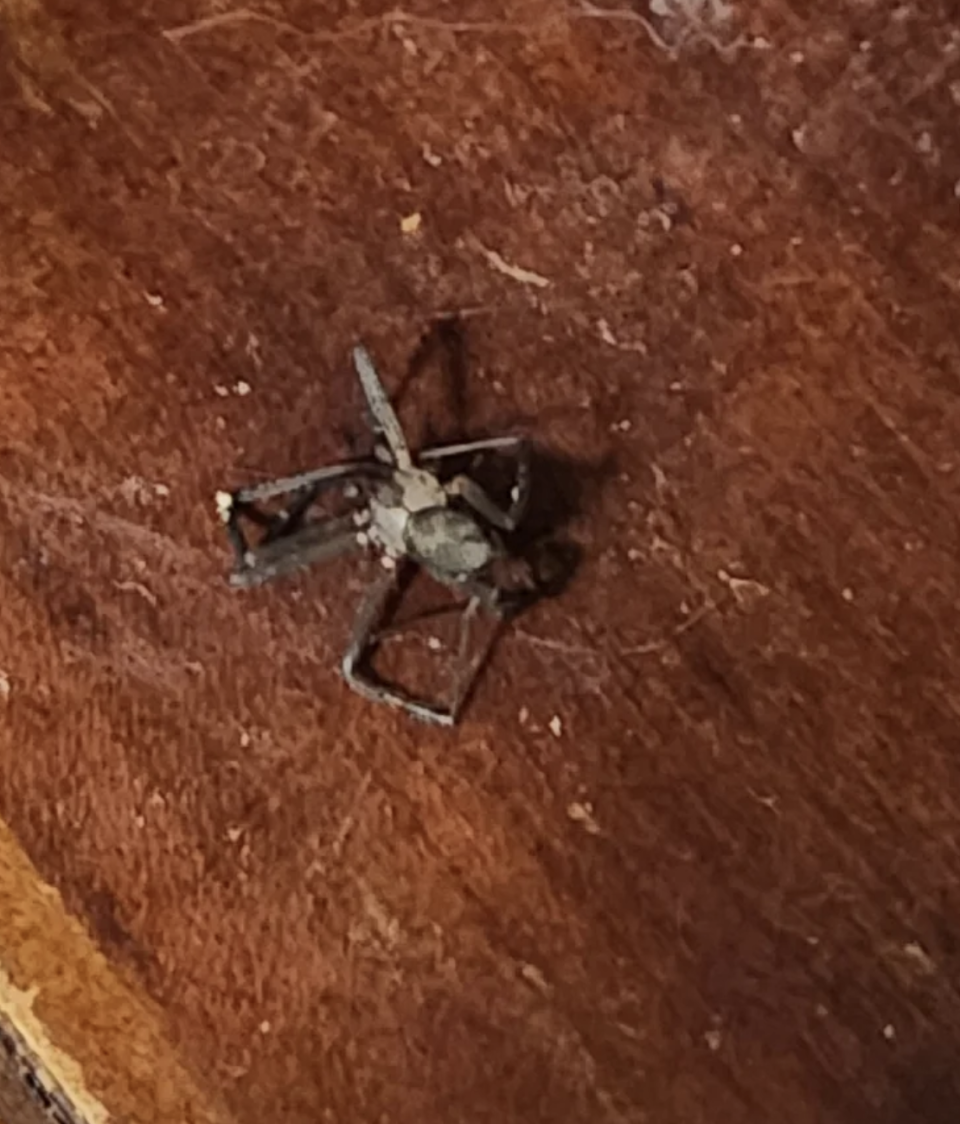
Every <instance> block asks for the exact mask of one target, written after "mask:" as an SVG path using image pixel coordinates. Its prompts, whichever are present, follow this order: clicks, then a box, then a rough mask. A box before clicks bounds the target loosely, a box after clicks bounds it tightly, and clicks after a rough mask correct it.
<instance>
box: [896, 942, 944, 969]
mask: <svg viewBox="0 0 960 1124" xmlns="http://www.w3.org/2000/svg"><path fill="white" fill-rule="evenodd" d="M903 955H904V956H905V957H906V958H907V959H908V960H910V961H912V962H913V963H914V964H915V965H916V966H917V968H918V969H919V970H920V971H921V972H923V974H924V975H927V976H932V975H935V974H936V971H937V966H936V964H935V963H934V961H933V958H932V957H931V956H930V954H929V953H928V952H927V950H926V949H925V948H924V947H923V945H921V944H920V943H919V942H917V941H909V942H908V943H907V944H905V945H904V946H903Z"/></svg>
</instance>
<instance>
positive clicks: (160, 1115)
mask: <svg viewBox="0 0 960 1124" xmlns="http://www.w3.org/2000/svg"><path fill="white" fill-rule="evenodd" d="M0 1049H4V1050H5V1052H6V1053H7V1054H9V1055H11V1056H13V1057H15V1059H16V1061H17V1065H18V1068H19V1069H20V1071H21V1073H22V1074H23V1075H24V1077H25V1079H26V1080H27V1081H28V1082H29V1083H31V1084H32V1083H34V1082H36V1084H37V1085H38V1087H39V1092H38V1091H37V1090H35V1098H34V1099H37V1097H39V1099H40V1100H41V1101H42V1099H43V1097H44V1096H47V1097H50V1098H52V1104H51V1105H50V1106H48V1115H49V1116H50V1117H51V1118H52V1119H54V1120H56V1119H58V1117H59V1115H61V1114H63V1113H68V1114H69V1115H67V1117H66V1124H109V1122H110V1121H124V1122H127V1121H129V1122H130V1124H233V1121H232V1119H231V1117H230V1115H229V1114H228V1113H227V1111H226V1110H225V1108H224V1107H223V1106H222V1105H221V1104H219V1103H217V1098H215V1097H214V1096H213V1095H212V1094H211V1093H210V1092H208V1091H206V1090H203V1089H201V1088H200V1087H199V1085H198V1084H197V1083H196V1081H195V1079H194V1078H193V1077H192V1076H191V1075H190V1073H189V1072H188V1071H187V1069H186V1067H185V1066H184V1064H183V1062H182V1061H181V1060H180V1058H179V1056H178V1054H177V1051H176V1049H175V1047H174V1046H173V1044H172V1042H171V1040H170V1036H169V1034H168V1033H167V1032H166V1028H165V1025H164V1018H163V1014H162V1012H161V1011H160V1010H159V1008H158V1007H157V1006H156V1005H155V1004H154V1003H153V1002H152V1001H151V1000H150V999H149V998H148V997H147V996H146V994H145V993H143V992H142V991H139V990H138V989H137V988H136V985H135V984H133V983H131V982H130V981H129V980H126V979H124V978H121V975H120V973H119V972H118V971H117V970H115V969H114V968H113V967H112V966H111V965H110V963H109V962H108V960H107V958H106V957H105V956H104V955H103V953H102V952H101V951H100V950H99V949H98V948H97V947H96V945H95V943H94V942H93V940H92V939H91V938H90V936H89V934H88V933H87V932H86V930H85V929H84V927H83V926H82V924H81V923H80V922H79V921H78V920H77V919H76V918H74V917H71V916H70V915H69V914H68V913H67V911H66V909H65V907H64V904H63V900H62V898H61V897H60V894H59V893H58V891H57V890H56V889H54V888H53V887H52V886H49V885H47V884H46V883H44V881H43V880H42V879H41V877H40V875H39V873H38V871H37V870H36V869H35V867H34V866H33V864H32V863H31V862H30V860H29V858H28V857H27V856H26V854H24V852H23V850H22V848H21V847H20V845H19V844H18V843H17V841H16V839H15V838H14V836H13V833H12V832H11V831H10V829H9V828H8V827H7V826H6V824H4V823H3V822H2V821H0ZM31 1073H32V1074H33V1077H31V1076H30V1074H31Z"/></svg>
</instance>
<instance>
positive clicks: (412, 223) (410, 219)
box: [400, 211, 423, 234]
mask: <svg viewBox="0 0 960 1124" xmlns="http://www.w3.org/2000/svg"><path fill="white" fill-rule="evenodd" d="M422 225H423V216H422V215H421V214H420V212H419V211H414V213H413V214H412V215H406V216H404V218H402V219H401V220H400V230H401V233H403V234H416V233H417V231H418V230H419V229H420V227H421V226H422Z"/></svg>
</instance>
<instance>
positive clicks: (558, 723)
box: [549, 714, 563, 738]
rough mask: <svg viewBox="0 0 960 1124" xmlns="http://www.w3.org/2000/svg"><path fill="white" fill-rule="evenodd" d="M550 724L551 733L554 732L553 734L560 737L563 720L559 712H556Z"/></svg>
mask: <svg viewBox="0 0 960 1124" xmlns="http://www.w3.org/2000/svg"><path fill="white" fill-rule="evenodd" d="M549 726H550V733H551V734H553V736H554V737H555V738H559V737H560V735H561V734H562V733H563V721H562V720H561V718H560V715H559V714H555V715H554V716H553V717H552V718H551V719H550V722H549Z"/></svg>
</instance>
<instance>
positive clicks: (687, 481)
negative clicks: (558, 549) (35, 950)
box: [0, 0, 960, 1124]
mask: <svg viewBox="0 0 960 1124" xmlns="http://www.w3.org/2000/svg"><path fill="white" fill-rule="evenodd" d="M736 8H737V9H738V16H737V19H736V20H734V21H733V23H732V24H731V26H729V27H725V28H720V29H717V30H716V31H715V33H714V41H713V43H712V44H711V43H710V42H707V41H705V40H704V39H702V38H701V40H700V41H699V42H692V41H689V40H688V41H687V42H686V43H685V45H684V46H683V48H682V49H681V50H678V51H677V52H675V57H673V56H671V54H670V53H669V52H667V51H664V50H663V49H662V47H661V46H658V45H657V44H656V43H655V42H654V41H653V38H652V37H651V36H650V35H649V34H648V32H647V30H646V29H645V28H644V26H643V25H642V24H641V23H639V22H637V21H636V20H633V19H631V18H629V16H630V13H631V12H639V11H641V10H644V9H645V5H642V4H637V5H636V7H635V9H630V8H628V7H627V6H626V5H625V6H624V7H623V8H620V9H618V12H619V13H620V17H621V18H617V19H609V18H608V19H599V18H588V17H584V16H583V11H582V9H579V8H578V7H577V5H576V3H575V2H572V3H571V4H570V5H566V6H565V5H563V4H561V3H547V2H546V0H525V2H522V3H513V4H502V5H498V4H496V3H494V2H493V0H471V2H464V3H461V4H446V3H440V2H437V3H434V4H432V5H431V4H428V3H425V2H423V3H421V2H419V0H414V2H413V3H411V5H409V6H408V7H407V8H406V9H405V14H398V13H396V12H393V13H387V12H385V10H384V8H383V7H382V6H379V7H378V5H377V4H376V3H375V2H373V0H362V2H361V3H356V2H347V0H344V2H340V3H336V2H331V3H327V4H320V3H316V2H314V3H310V2H308V0H282V2H280V0H275V2H274V0H263V2H262V3H261V4H260V6H259V7H257V8H256V9H255V8H254V7H253V6H252V5H251V7H249V8H247V9H244V10H243V11H241V12H240V13H239V15H238V14H237V12H234V14H233V15H232V16H230V15H225V13H227V11H228V10H227V8H226V6H225V5H215V4H213V3H209V4H208V5H207V6H204V5H203V4H201V3H199V2H197V3H191V2H187V0H183V2H171V3H165V4H159V3H156V4H153V5H142V4H133V3H121V2H118V0H83V3H82V4H81V3H71V2H70V0H56V2H53V3H50V4H48V5H47V7H46V8H45V9H41V8H39V7H38V6H37V4H36V3H34V2H28V0H5V2H4V3H3V4H0V11H2V12H3V19H4V31H3V39H2V52H3V55H2V57H3V66H2V67H0V75H2V76H0V141H2V148H0V200H2V207H0V261H2V267H0V309H2V311H0V318H2V333H0V374H2V383H0V404H2V410H0V522H2V547H0V582H2V587H0V599H2V601H0V604H2V614H0V669H2V671H3V673H4V675H5V676H6V677H7V681H8V684H9V692H8V694H7V696H6V698H5V701H3V703H2V705H3V724H2V726H0V817H2V818H3V819H5V820H7V821H8V822H9V823H10V824H11V825H12V826H13V828H14V830H15V831H16V833H17V835H18V837H19V839H20V840H21V841H22V842H23V844H24V846H25V847H26V849H27V850H28V852H29V853H30V855H31V856H32V857H33V859H34V860H35V861H36V862H37V863H38V865H39V866H40V868H41V870H42V872H43V873H44V875H45V876H46V877H48V878H49V879H50V880H51V881H53V882H54V883H55V884H56V885H57V886H58V887H60V888H61V890H62V891H63V893H64V894H65V896H66V900H67V902H68V904H69V906H70V907H71V908H72V909H73V910H75V911H76V912H77V913H78V914H79V915H80V916H82V917H83V918H84V919H85V920H86V921H87V923H88V924H89V925H90V926H91V927H92V928H93V930H94V931H95V933H96V935H97V938H98V940H99V941H100V943H101V945H102V947H103V948H104V949H105V950H106V951H107V952H108V954H109V956H110V957H111V959H112V960H113V962H114V963H115V964H117V965H118V966H120V967H121V968H122V969H123V970H124V971H125V972H127V973H129V974H131V976H132V977H133V978H135V979H137V980H139V981H140V983H141V984H142V986H143V987H144V988H145V989H146V990H147V991H148V992H149V993H150V994H151V995H152V996H154V997H155V998H156V999H157V1000H158V1001H159V1002H160V1003H161V1004H162V1006H163V1008H164V1010H165V1011H166V1013H167V1016H168V1019H169V1028H170V1035H171V1039H172V1040H173V1041H175V1042H177V1043H179V1045H180V1048H181V1050H182V1052H183V1056H184V1057H185V1058H186V1059H187V1060H188V1061H189V1062H190V1064H192V1066H193V1067H194V1071H195V1072H196V1074H197V1075H198V1077H200V1078H201V1079H203V1080H204V1081H206V1082H208V1083H209V1084H210V1086H211V1087H212V1089H213V1090H214V1091H215V1093H216V1094H218V1095H219V1094H223V1095H224V1096H225V1097H226V1099H227V1103H228V1104H229V1105H230V1106H231V1107H232V1109H233V1111H234V1113H235V1115H236V1118H237V1119H238V1120H244V1121H250V1122H254V1121H262V1120H265V1119H266V1120H277V1121H282V1122H284V1124H301V1122H303V1124H306V1122H308V1121H309V1122H314V1121H317V1120H329V1121H334V1120H336V1121H344V1120H358V1121H359V1120H364V1121H392V1122H403V1124H406V1122H411V1124H412V1122H414V1121H423V1120H427V1121H438V1122H440V1121H443V1122H449V1121H491V1120H496V1121H502V1122H504V1124H509V1122H512V1121H535V1120H537V1121H539V1120H543V1121H560V1120H562V1121H570V1122H574V1121H578V1122H579V1121H583V1122H587V1121H590V1122H591V1124H593V1122H606V1121H609V1122H621V1121H630V1122H638V1124H639V1122H643V1121H649V1122H651V1124H652V1122H654V1121H656V1122H658V1124H659V1122H664V1121H676V1122H682V1124H696V1122H698V1121H709V1122H710V1124H725V1122H728V1121H729V1122H734V1121H745V1122H746V1121H764V1120H778V1121H781V1122H790V1124H795V1122H796V1124H799V1122H806V1121H811V1122H812V1121H817V1122H818V1124H833V1122H843V1124H867V1122H870V1124H888V1122H889V1124H913V1122H931V1124H940V1122H946V1121H948V1120H949V1121H953V1120H955V1119H957V1118H958V1113H960V1082H958V1078H957V1076H956V1073H957V1067H956V1057H957V1049H958V1042H960V994H958V990H957V972H958V963H960V948H958V938H957V933H958V921H960V890H958V886H957V874H958V842H957V833H958V807H960V759H958V755H960V736H958V715H960V694H958V691H957V687H956V674H957V662H956V661H957V650H958V641H957V635H958V627H960V612H958V607H957V596H958V592H960V580H958V567H957V560H958V549H957V548H958V526H957V502H958V498H960V452H958V449H960V398H958V390H960V381H958V380H960V354H958V351H960V349H958V336H957V325H958V322H960V317H958V290H960V258H958V251H957V247H958V243H957V240H956V236H957V225H958V224H957V218H958V211H960V201H958V190H960V189H958V187H957V184H958V182H960V147H958V142H957V115H958V106H960V34H958V32H957V31H956V30H955V28H956V26H957V25H956V23H955V22H954V19H953V17H954V16H955V15H956V12H955V10H954V9H953V7H952V5H948V4H946V3H933V4H926V5H919V4H916V5H910V4H899V5H895V4H893V3H884V2H881V0H877V2H873V3H871V2H866V0H860V2H854V0H847V2H846V3H844V2H842V0H835V2H833V3H829V4H828V3H800V2H799V0H798V2H796V3H790V2H788V0H760V2H758V3H756V4H753V5H747V4H746V3H744V4H738V5H736ZM244 12H245V13H246V15H244ZM256 12H259V13H261V14H260V16H257V17H256V18H255V14H256ZM217 13H219V16H217ZM211 16H216V17H217V18H214V19H210V17H211ZM204 19H207V20H208V21H209V22H207V23H206V24H196V23H195V22H194V21H197V20H204ZM657 27H658V28H659V30H660V32H661V33H662V34H663V35H664V36H667V37H670V36H674V37H675V36H676V35H677V34H678V28H677V27H671V26H669V25H664V24H663V23H662V21H661V22H659V23H657ZM178 28H179V29H180V30H179V31H173V33H171V31H172V29H178ZM738 32H739V33H742V34H743V35H744V36H745V38H743V39H741V40H739V41H738V45H735V46H734V47H733V48H732V49H730V50H725V49H719V48H721V47H723V45H724V44H731V43H734V40H735V39H736V36H737V34H738ZM413 213H419V214H420V215H421V216H422V221H421V227H420V229H419V231H417V232H415V233H413V234H404V233H403V232H402V231H401V220H402V219H403V218H404V217H405V216H408V215H410V214H413ZM484 248H485V249H486V251H494V252H495V253H496V254H499V255H500V256H501V259H502V260H503V261H505V262H508V263H512V264H513V265H516V266H521V267H523V268H524V269H526V270H530V271H533V272H534V273H536V274H537V275H539V276H541V277H543V278H544V279H546V280H547V281H548V282H549V284H542V285H537V284H532V283H530V280H529V279H527V280H523V279H520V280H517V279H515V278H514V277H511V276H508V275H507V274H505V273H504V272H502V270H500V269H498V268H497V267H496V264H495V263H496V261H497V260H499V259H492V258H491V257H490V255H489V253H487V252H485V249H484ZM456 308H466V309H471V310H477V309H479V311H476V312H475V314H474V315H471V316H470V317H469V318H468V319H467V322H466V323H467V327H468V335H467V340H468V347H469V357H470V379H469V382H468V385H467V406H468V411H469V421H470V425H471V428H473V429H475V430H477V431H479V430H481V429H483V428H485V427H486V428H498V429H505V428H509V426H511V425H512V424H515V423H518V422H522V423H524V424H528V425H530V426H531V427H532V428H533V429H534V431H535V432H536V434H537V436H538V439H539V440H541V441H542V443H543V444H544V445H545V446H546V447H548V448H549V449H551V450H552V451H553V452H555V453H557V454H562V455H564V456H567V457H573V458H578V459H580V460H582V461H584V462H590V463H597V462H600V461H602V460H603V459H604V458H605V457H608V456H610V457H612V458H613V464H614V469H613V471H612V472H610V473H607V474H605V475H604V476H602V477H601V476H599V475H597V474H593V475H590V478H589V480H588V481H587V486H586V487H585V488H584V494H583V496H582V503H581V511H580V514H579V516H578V517H577V518H576V520H575V521H574V524H573V526H572V533H573V534H574V536H575V538H576V539H577V541H578V542H579V543H580V544H581V545H582V547H583V548H584V551H585V553H586V562H585V564H584V566H583V567H582V569H581V570H580V572H579V574H578V575H577V577H576V580H575V581H574V583H573V585H572V586H571V588H570V589H569V591H568V592H567V594H566V595H565V596H564V598H563V599H562V600H560V601H556V602H553V603H550V604H547V605H544V606H543V607H542V608H540V609H538V610H537V611H536V612H534V613H533V614H531V615H530V616H529V617H528V618H527V619H525V620H524V621H522V622H521V623H520V624H519V625H518V626H517V628H516V629H515V631H514V632H513V633H512V634H511V635H510V636H509V637H508V638H507V639H506V640H505V642H504V643H503V644H502V645H501V646H500V648H499V649H498V651H497V653H496V656H495V658H494V661H493V663H492V665H491V668H490V672H489V674H488V676H487V677H486V678H485V680H484V682H483V684H482V685H481V688H480V690H479V692H478V694H477V697H476V700H475V703H474V706H473V707H472V709H471V711H470V712H469V714H468V716H467V719H466V721H465V723H464V725H463V726H462V727H461V728H460V729H459V730H457V731H456V732H454V733H452V734H447V733H439V732H434V731H431V730H429V729H424V728H421V727H420V726H417V725H414V724H411V722H409V721H407V720H405V719H404V718H402V717H399V716H395V715H393V714H391V713H388V712H385V711H383V710H378V709H375V708H372V707H371V706H369V705H368V704H366V703H364V702H363V701H362V700H360V699H358V698H356V697H354V696H352V695H350V694H349V693H348V692H347V691H346V690H345V688H344V687H343V686H342V685H341V683H340V681H339V679H338V677H337V674H336V667H337V662H338V659H339V654H340V652H341V650H342V647H343V644H344V641H345V638H346V633H347V629H348V626H349V621H350V614H351V612H352V606H353V603H354V602H355V600H356V597H357V594H358V591H359V589H360V582H361V580H362V578H363V571H362V568H358V567H355V566H349V565H345V566H342V567H334V568H332V569H330V570H325V571H318V572H316V573H315V574H311V575H309V576H307V577H305V578H303V579H302V580H298V581H296V582H294V583H292V584H288V585H286V586H284V587H280V586H277V587H276V588H274V589H271V590H268V591H263V592H259V593H255V594H250V595H247V596H238V595H235V594H233V593H231V592H230V591H229V590H228V589H227V588H226V585H225V582H224V573H225V568H226V565H227V561H228V559H227V555H226V552H225V549H224V544H223V542H222V541H221V538H220V535H219V532H218V528H217V526H216V525H215V519H214V512H213V507H212V496H213V493H214V491H215V490H216V489H217V488H218V487H221V486H224V485H230V484H234V483H238V482H240V481H242V480H244V479H248V478H250V477H251V476H253V477H256V476H259V474H261V473H273V472H280V471H288V470H294V469H298V468H301V467H307V466H310V465H312V464H314V463H317V462H320V461H323V460H325V459H330V458H332V457H335V456H338V455H342V454H343V452H344V451H345V449H346V447H347V446H346V435H347V433H348V431H350V430H351V429H356V428H357V427H358V425H359V423H360V418H361V415H360V401H359V397H358V391H357V389H356V387H355V386H354V383H353V380H352V376H351V373H350V370H349V367H348V362H347V359H348V354H349V348H350V347H351V346H352V344H353V343H354V342H355V341H356V340H357V339H358V338H361V337H362V338H364V339H365V340H366V341H367V342H368V343H369V344H370V346H371V347H372V348H373V349H374V351H375V353H376V355H377V357H378V359H379V361H380V362H381V364H382V366H383V369H384V371H385V372H386V377H387V381H388V383H389V384H390V385H391V387H393V388H396V387H397V386H399V385H400V383H401V382H402V381H403V377H404V371H405V367H406V364H407V362H408V360H409V358H410V356H411V354H412V353H413V351H414V349H415V348H416V345H417V342H418V340H419V339H420V337H421V336H422V334H423V332H424V330H425V329H426V328H427V326H428V325H429V322H430V320H431V318H433V317H435V316H436V315H437V314H438V313H439V312H441V311H444V310H450V309H456ZM240 382H245V383H247V384H248V385H249V387H250V388H251V392H250V393H249V394H247V395H245V396H244V395H238V394H237V393H235V391H234V390H233V388H234V387H235V386H236V385H237V384H238V383H240ZM218 388H220V389H219V391H218ZM224 392H225V393H224ZM448 397H449V395H447V394H446V393H445V392H444V390H443V387H442V385H441V380H440V378H439V374H438V367H437V364H436V363H434V364H433V365H432V366H431V365H429V364H428V365H427V366H426V368H425V369H424V371H423V372H421V374H420V376H418V378H417V379H416V380H412V381H410V382H409V383H408V385H407V387H406V390H405V393H404V396H403V404H402V409H403V414H404V417H405V418H406V419H407V420H408V422H409V424H410V425H411V426H412V427H414V428H415V427H416V426H421V427H423V426H424V425H426V424H427V423H428V422H429V424H430V425H432V426H433V427H434V428H435V429H436V430H437V431H438V432H448V431H449V425H450V424H451V422H450V417H451V410H450V408H449V402H448V401H447V399H448ZM445 425H446V426H448V430H444V426H445ZM157 485H160V488H159V489H158V488H157V487H156V486H157ZM555 717H556V718H557V719H559V723H558V722H553V727H554V730H559V736H557V734H555V733H554V732H552V731H551V720H553V719H554V718H555Z"/></svg>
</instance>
